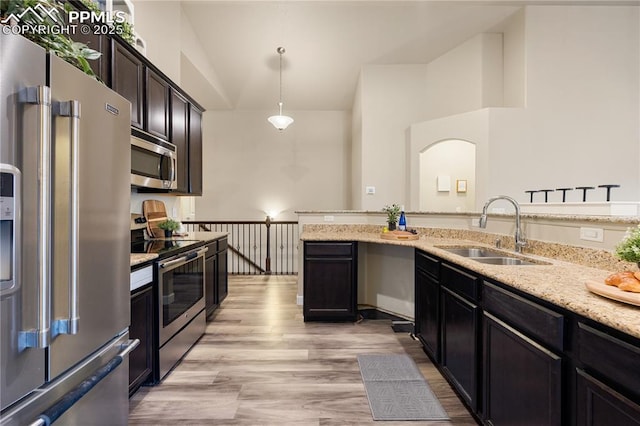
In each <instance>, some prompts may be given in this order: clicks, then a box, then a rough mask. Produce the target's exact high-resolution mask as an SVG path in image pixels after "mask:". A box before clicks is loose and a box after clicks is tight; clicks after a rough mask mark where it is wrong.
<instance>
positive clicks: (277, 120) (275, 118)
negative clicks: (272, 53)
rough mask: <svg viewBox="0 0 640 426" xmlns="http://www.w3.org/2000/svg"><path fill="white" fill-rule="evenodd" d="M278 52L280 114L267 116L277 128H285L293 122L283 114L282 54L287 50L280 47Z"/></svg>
mask: <svg viewBox="0 0 640 426" xmlns="http://www.w3.org/2000/svg"><path fill="white" fill-rule="evenodd" d="M276 52H278V55H280V99H279V102H278V110H279V111H280V112H279V114H278V115H272V116H271V117H269V118H267V120H268V121H269V123H271V124H273V127H275V128H276V129H278V130H284V129H286V128H287V127H289V125H290V124H291V123H293V118H291V117H289V116H287V115H282V54H283V53H284V52H285V50H284V47H278V49H276Z"/></svg>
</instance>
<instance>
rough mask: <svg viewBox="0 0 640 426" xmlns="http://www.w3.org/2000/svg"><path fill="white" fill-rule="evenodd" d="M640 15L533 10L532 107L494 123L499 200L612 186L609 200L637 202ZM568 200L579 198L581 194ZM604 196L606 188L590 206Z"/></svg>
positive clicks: (499, 114) (621, 10)
mask: <svg viewBox="0 0 640 426" xmlns="http://www.w3.org/2000/svg"><path fill="white" fill-rule="evenodd" d="M639 10H640V9H639V8H631V7H593V6H592V7H560V6H553V7H544V6H539V7H538V6H536V7H528V8H527V10H526V36H525V61H526V109H525V114H524V115H523V116H520V119H519V120H514V117H513V115H512V114H510V113H509V112H507V111H496V113H495V114H494V115H493V117H492V119H493V121H492V122H491V124H490V130H491V142H490V146H491V148H490V159H491V164H492V166H491V168H490V169H491V172H492V176H491V177H490V183H489V188H490V189H491V193H492V194H495V193H498V192H503V193H507V194H511V195H514V196H515V197H516V198H517V199H518V200H520V201H523V202H525V201H528V196H527V194H525V193H524V192H523V191H525V190H527V189H546V188H551V189H553V188H560V187H575V186H585V185H586V186H597V185H599V184H609V183H612V184H620V185H622V187H621V188H619V189H617V190H614V191H613V192H612V200H614V201H623V200H638V199H639V195H640V180H639V179H638V169H639V168H638V158H639V156H640V133H639V129H640V109H639V105H640V97H639V96H638V93H639V89H638V87H639V81H640V67H639V62H640V59H639V58H640V32H639V24H640V15H639ZM542 170H544V172H543V171H542ZM567 195H568V201H579V200H581V198H580V195H581V193H580V192H579V191H572V192H569V193H568V194H567ZM539 196H541V194H539ZM604 197H605V191H604V189H599V190H597V191H592V192H590V194H589V198H588V200H589V201H603V200H604V199H605V198H604ZM560 199H561V194H560V193H559V192H558V193H551V194H550V200H552V201H560Z"/></svg>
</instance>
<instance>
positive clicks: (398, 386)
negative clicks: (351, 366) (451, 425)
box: [358, 354, 449, 420]
mask: <svg viewBox="0 0 640 426" xmlns="http://www.w3.org/2000/svg"><path fill="white" fill-rule="evenodd" d="M358 365H359V366H360V374H361V375H362V381H363V382H364V387H365V390H366V392H367V398H368V399H369V406H370V407H371V414H372V415H373V419H374V420H448V419H449V416H447V413H446V411H444V409H443V408H442V405H440V401H438V398H436V396H435V394H434V393H433V391H432V390H431V388H430V387H429V384H428V383H427V381H426V380H425V379H424V377H423V376H422V373H420V370H419V369H418V366H417V365H416V364H415V363H414V362H413V359H411V357H409V356H408V355H398V354H364V355H358Z"/></svg>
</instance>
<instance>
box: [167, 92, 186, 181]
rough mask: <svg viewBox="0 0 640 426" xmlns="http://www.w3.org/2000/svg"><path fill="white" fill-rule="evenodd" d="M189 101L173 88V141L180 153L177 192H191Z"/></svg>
mask: <svg viewBox="0 0 640 426" xmlns="http://www.w3.org/2000/svg"><path fill="white" fill-rule="evenodd" d="M189 109H190V105H189V101H187V100H186V99H185V97H184V96H182V95H181V94H180V93H178V92H177V91H176V90H174V89H173V88H172V89H171V143H172V144H174V145H175V146H176V148H177V154H178V167H177V169H178V170H177V175H178V187H177V188H176V189H175V191H176V192H182V193H188V192H189V133H188V128H189Z"/></svg>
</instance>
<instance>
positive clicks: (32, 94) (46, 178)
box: [18, 86, 51, 350]
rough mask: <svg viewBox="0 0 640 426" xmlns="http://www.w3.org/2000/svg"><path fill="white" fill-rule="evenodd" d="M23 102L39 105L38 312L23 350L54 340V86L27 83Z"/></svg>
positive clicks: (22, 337)
mask: <svg viewBox="0 0 640 426" xmlns="http://www.w3.org/2000/svg"><path fill="white" fill-rule="evenodd" d="M19 100H20V102H22V103H26V104H33V105H36V108H37V113H38V122H37V123H31V124H32V125H33V126H35V127H36V128H37V129H38V225H37V227H38V229H37V235H38V239H37V246H38V248H37V253H38V254H37V257H38V258H37V259H35V261H36V262H37V263H36V264H37V265H38V283H37V286H38V287H37V288H38V300H37V302H38V303H37V306H38V312H37V318H36V328H35V329H31V330H23V331H20V333H19V334H18V346H19V347H20V350H22V349H25V348H46V347H48V346H49V343H50V342H51V333H50V328H51V318H50V317H51V316H50V315H49V307H50V293H51V292H50V291H49V290H50V283H51V254H50V252H49V247H50V246H51V236H50V235H51V231H50V225H49V218H50V217H51V166H50V164H51V138H50V137H49V136H50V134H51V89H50V88H49V87H47V86H37V87H26V88H25V89H24V90H22V91H21V92H20V95H19Z"/></svg>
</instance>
